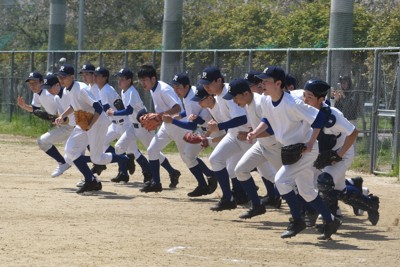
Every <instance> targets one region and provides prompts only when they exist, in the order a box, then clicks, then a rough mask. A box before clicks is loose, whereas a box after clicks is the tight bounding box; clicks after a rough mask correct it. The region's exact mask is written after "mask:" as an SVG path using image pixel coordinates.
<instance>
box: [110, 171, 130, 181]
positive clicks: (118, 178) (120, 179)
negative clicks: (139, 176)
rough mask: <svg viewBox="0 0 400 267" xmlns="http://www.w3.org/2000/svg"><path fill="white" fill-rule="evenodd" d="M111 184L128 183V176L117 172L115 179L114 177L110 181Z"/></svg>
mask: <svg viewBox="0 0 400 267" xmlns="http://www.w3.org/2000/svg"><path fill="white" fill-rule="evenodd" d="M111 182H113V183H119V182H125V183H127V182H129V175H128V174H123V173H122V172H119V173H118V175H117V177H114V178H112V179H111Z"/></svg>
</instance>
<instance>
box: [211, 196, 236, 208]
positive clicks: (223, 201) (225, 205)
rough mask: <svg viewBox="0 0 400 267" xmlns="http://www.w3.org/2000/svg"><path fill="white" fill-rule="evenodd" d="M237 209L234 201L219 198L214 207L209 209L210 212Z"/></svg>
mask: <svg viewBox="0 0 400 267" xmlns="http://www.w3.org/2000/svg"><path fill="white" fill-rule="evenodd" d="M236 208H237V204H236V201H235V200H232V201H229V200H226V199H225V198H221V200H220V201H219V202H218V203H217V204H216V205H214V206H212V207H211V208H210V210H212V211H223V210H233V209H236Z"/></svg>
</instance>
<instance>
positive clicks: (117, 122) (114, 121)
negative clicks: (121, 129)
mask: <svg viewBox="0 0 400 267" xmlns="http://www.w3.org/2000/svg"><path fill="white" fill-rule="evenodd" d="M111 122H112V123H115V124H121V123H123V122H124V119H120V120H112V121H111Z"/></svg>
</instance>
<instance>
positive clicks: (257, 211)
mask: <svg viewBox="0 0 400 267" xmlns="http://www.w3.org/2000/svg"><path fill="white" fill-rule="evenodd" d="M266 212H267V210H266V209H265V206H264V205H262V204H261V205H252V207H251V209H249V210H248V211H246V212H245V213H243V214H242V215H240V216H239V218H240V219H250V218H252V217H254V216H257V215H261V214H264V213H266Z"/></svg>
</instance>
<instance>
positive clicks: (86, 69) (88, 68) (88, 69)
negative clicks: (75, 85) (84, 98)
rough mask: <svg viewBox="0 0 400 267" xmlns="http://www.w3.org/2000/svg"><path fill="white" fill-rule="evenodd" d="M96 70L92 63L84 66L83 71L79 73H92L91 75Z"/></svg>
mask: <svg viewBox="0 0 400 267" xmlns="http://www.w3.org/2000/svg"><path fill="white" fill-rule="evenodd" d="M94 69H95V67H94V65H92V64H90V63H87V64H85V65H83V66H82V69H81V71H80V72H79V73H83V72H91V73H93V72H94Z"/></svg>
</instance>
